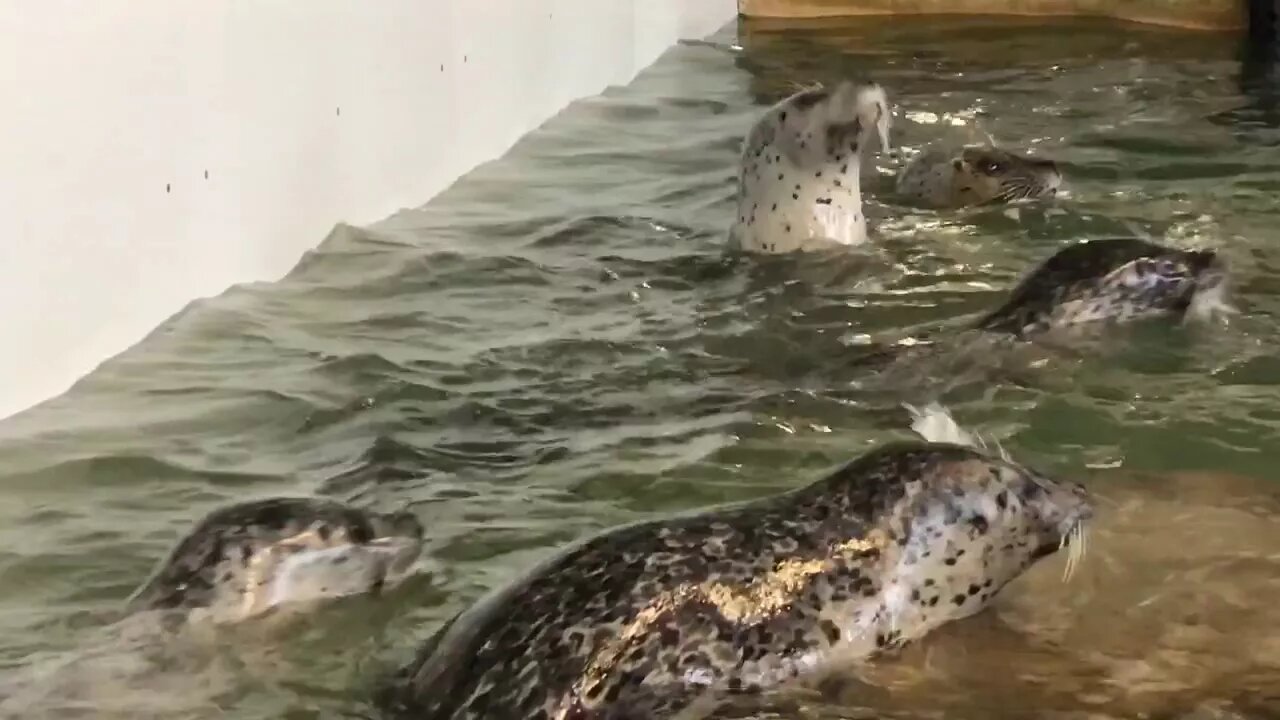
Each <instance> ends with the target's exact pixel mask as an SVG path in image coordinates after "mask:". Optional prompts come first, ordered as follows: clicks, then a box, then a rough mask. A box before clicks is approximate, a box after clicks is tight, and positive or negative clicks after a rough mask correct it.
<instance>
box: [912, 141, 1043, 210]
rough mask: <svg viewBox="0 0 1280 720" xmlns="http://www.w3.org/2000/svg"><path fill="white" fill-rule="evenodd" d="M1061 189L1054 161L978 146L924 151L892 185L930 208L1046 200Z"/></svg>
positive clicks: (936, 148) (938, 148) (916, 201)
mask: <svg viewBox="0 0 1280 720" xmlns="http://www.w3.org/2000/svg"><path fill="white" fill-rule="evenodd" d="M1061 187H1062V172H1061V171H1060V170H1059V169H1058V164H1057V163H1055V162H1054V161H1052V160H1040V159H1037V158H1033V157H1030V156H1028V155H1019V154H1017V153H1013V152H1010V151H1008V150H1002V149H1000V148H996V147H991V146H983V145H968V146H965V147H963V148H961V149H960V150H959V152H956V151H954V150H950V149H947V148H942V147H935V148H931V149H929V150H926V151H924V152H922V153H921V154H919V155H917V156H916V157H915V158H914V159H912V160H911V162H909V163H907V166H906V167H904V168H903V169H902V171H901V172H899V173H898V179H897V183H896V189H897V193H898V195H899V196H901V197H902V198H903V199H905V200H908V201H911V202H914V203H918V204H920V205H924V206H926V207H931V208H961V207H969V206H973V205H989V204H994V203H1006V202H1011V201H1014V200H1024V199H1039V198H1049V197H1053V196H1055V195H1057V194H1058V190H1059V189H1060V188H1061Z"/></svg>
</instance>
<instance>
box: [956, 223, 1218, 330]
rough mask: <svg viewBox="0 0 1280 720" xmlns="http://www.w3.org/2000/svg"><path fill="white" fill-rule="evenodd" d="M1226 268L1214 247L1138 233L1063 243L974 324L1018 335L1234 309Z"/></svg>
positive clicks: (1204, 315) (1196, 316)
mask: <svg viewBox="0 0 1280 720" xmlns="http://www.w3.org/2000/svg"><path fill="white" fill-rule="evenodd" d="M1226 281H1227V266H1226V262H1225V260H1224V259H1223V258H1222V257H1221V256H1220V255H1219V254H1218V253H1217V252H1215V251H1213V250H1182V249H1179V248H1173V247H1169V246H1166V245H1160V244H1157V243H1154V242H1151V241H1149V240H1141V239H1138V238H1106V239H1100V240H1090V241H1085V242H1080V243H1076V244H1074V245H1069V246H1067V247H1065V248H1063V249H1061V250H1059V251H1058V252H1056V253H1054V254H1053V255H1052V256H1051V257H1049V258H1048V259H1047V260H1045V261H1044V262H1042V263H1041V264H1040V265H1038V266H1036V267H1035V268H1034V269H1033V270H1032V271H1031V272H1030V273H1028V274H1027V275H1026V277H1024V278H1023V279H1022V280H1021V281H1020V282H1019V283H1018V284H1017V285H1016V286H1015V287H1014V288H1013V290H1012V291H1010V293H1009V297H1008V299H1006V300H1005V302H1004V303H1003V304H1001V305H1000V306H999V307H997V308H995V309H994V310H992V311H990V312H988V313H986V314H985V315H983V316H982V317H981V318H979V319H978V320H977V321H976V322H975V323H974V324H973V327H975V328H977V329H980V330H986V331H991V332H1001V333H1007V334H1010V335H1014V336H1017V337H1029V336H1031V335H1035V334H1038V333H1043V332H1045V331H1048V330H1052V329H1062V328H1068V327H1071V326H1079V325H1084V324H1092V323H1099V322H1106V323H1127V322H1132V321H1136V320H1144V319H1151V318H1161V317H1164V318H1167V317H1177V318H1191V319H1203V318H1208V317H1212V316H1215V315H1217V314H1220V313H1231V312H1233V309H1232V308H1231V307H1230V306H1229V305H1228V304H1227V302H1226V300H1225V294H1226Z"/></svg>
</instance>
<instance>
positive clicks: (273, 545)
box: [0, 497, 423, 720]
mask: <svg viewBox="0 0 1280 720" xmlns="http://www.w3.org/2000/svg"><path fill="white" fill-rule="evenodd" d="M422 538H423V528H422V525H421V524H420V523H419V522H418V521H417V520H416V519H415V518H414V517H413V516H412V515H409V514H408V513H377V512H373V511H368V510H362V509H359V508H356V507H353V506H351V505H348V504H345V503H341V502H337V501H333V500H325V499H318V498H285V497H276V498H268V499H263V500H252V501H247V502H241V503H236V504H232V505H229V506H226V507H223V508H220V509H217V510H214V511H213V512H211V513H209V514H208V515H206V516H205V517H204V518H203V519H201V520H200V521H199V522H197V523H196V524H195V525H194V526H193V527H192V528H191V529H190V530H189V531H188V532H187V533H185V534H184V535H183V537H181V538H180V539H179V540H178V541H177V543H176V544H175V545H174V546H173V547H172V548H171V550H170V552H169V553H168V554H167V556H166V557H164V558H163V559H162V560H160V561H159V563H158V565H157V567H156V568H155V570H154V572H153V573H152V574H151V576H150V577H149V578H147V579H146V580H145V581H144V582H142V583H141V584H140V586H139V587H138V588H137V590H135V591H134V592H133V594H132V595H131V596H130V597H129V598H128V599H127V600H126V601H125V603H124V608H123V610H124V613H123V616H122V617H118V618H117V619H116V620H115V621H114V622H111V623H110V624H107V625H105V626H103V627H100V628H98V629H96V630H95V631H94V632H93V633H92V634H91V636H90V637H88V638H86V639H85V640H84V641H82V642H81V643H80V644H79V645H78V646H77V647H75V648H73V649H71V650H69V651H67V652H65V653H61V654H60V655H59V656H55V657H52V658H49V659H48V660H45V661H42V662H37V663H33V664H31V665H29V666H27V667H24V668H22V671H21V672H10V673H6V677H4V678H3V681H2V682H0V718H10V717H12V718H23V720H35V719H36V718H50V719H52V718H59V719H60V718H65V717H83V715H84V711H85V708H92V709H93V716H94V717H99V718H109V717H121V718H124V717H128V718H131V719H134V720H137V719H138V718H152V717H155V718H170V717H178V716H181V717H191V716H192V714H191V713H192V712H193V711H194V710H195V709H198V708H202V707H208V706H210V705H216V702H214V700H213V698H215V697H216V696H217V695H218V694H219V693H223V692H230V691H231V690H232V689H233V687H229V684H230V683H231V681H232V677H233V674H234V671H229V670H226V669H225V668H221V666H219V665H218V660H219V658H221V655H220V654H218V653H211V652H210V651H211V650H213V648H214V645H215V644H216V641H217V639H218V638H219V637H222V636H224V635H225V634H226V633H227V632H228V630H229V627H228V626H229V625H230V624H235V623H239V622H242V621H246V620H255V619H266V617H267V616H269V615H270V616H274V617H276V618H279V619H284V618H295V617H298V616H299V615H298V613H296V612H291V611H305V610H306V609H309V608H311V607H314V606H315V605H316V604H317V603H322V602H325V601H328V600H332V599H336V598H339V597H343V596H350V595H357V594H364V593H375V592H378V591H380V590H382V589H383V588H386V587H390V586H392V585H393V584H394V583H398V582H400V581H402V580H403V579H405V578H407V577H408V575H409V574H410V572H411V566H412V565H413V564H414V562H415V561H416V559H417V558H418V556H419V553H420V551H421V546H422ZM205 621H208V622H205ZM266 629H268V627H267V626H266V625H262V624H259V625H257V626H255V627H254V628H253V629H252V631H251V632H253V633H254V638H255V639H260V638H261V634H262V633H263V631H264V630H266ZM209 630H213V633H212V635H211V634H210V633H209V632H208V631H209ZM263 645H264V646H265V645H266V643H263ZM264 651H265V647H263V648H259V647H255V646H254V644H253V643H249V644H245V645H244V646H243V647H239V652H238V653H237V654H238V655H239V660H240V661H241V662H245V661H249V662H252V661H255V660H256V659H259V658H260V656H261V655H262V653H263V652H264ZM219 668H221V669H220V671H219ZM142 678H145V679H146V680H145V682H143V681H142ZM219 714H220V713H219Z"/></svg>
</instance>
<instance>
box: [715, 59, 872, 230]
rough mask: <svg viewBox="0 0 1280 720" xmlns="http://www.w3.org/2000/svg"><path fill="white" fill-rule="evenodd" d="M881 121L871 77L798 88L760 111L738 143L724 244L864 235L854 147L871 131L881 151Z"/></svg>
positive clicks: (863, 144) (858, 148)
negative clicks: (733, 211)
mask: <svg viewBox="0 0 1280 720" xmlns="http://www.w3.org/2000/svg"><path fill="white" fill-rule="evenodd" d="M889 127H890V114H889V107H888V100H887V99H886V97H885V92H884V90H883V89H882V88H881V87H880V86H879V85H876V84H864V85H857V84H854V83H852V82H848V81H846V82H842V83H840V84H839V85H837V86H836V87H835V88H834V89H827V88H812V89H808V90H802V91H800V92H797V93H795V94H794V95H792V96H790V97H788V98H786V99H785V100H782V101H781V102H779V103H778V104H776V105H774V106H773V107H771V108H769V109H768V110H766V111H765V112H764V114H763V115H762V116H761V117H760V119H759V120H757V121H756V123H755V125H753V126H752V128H751V130H750V132H749V133H748V135H747V138H746V140H745V142H744V143H743V147H742V158H741V163H740V167H739V170H738V190H737V206H738V207H737V215H736V217H735V218H734V223H733V226H732V228H731V229H730V231H729V241H730V245H731V247H734V248H736V249H739V250H743V251H746V252H758V253H787V252H792V251H796V250H811V249H818V248H829V247H832V246H833V245H835V246H838V245H857V244H859V243H863V242H865V241H866V239H867V221H866V215H865V214H864V213H863V209H862V183H861V178H860V166H861V163H860V159H861V156H860V153H861V152H863V150H864V148H865V147H866V145H867V143H868V142H870V140H871V138H872V137H879V140H880V145H881V149H882V150H888V149H889Z"/></svg>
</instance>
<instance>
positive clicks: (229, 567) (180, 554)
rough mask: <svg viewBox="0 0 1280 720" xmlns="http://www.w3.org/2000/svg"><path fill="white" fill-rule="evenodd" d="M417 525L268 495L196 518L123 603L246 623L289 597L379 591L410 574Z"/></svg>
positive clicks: (399, 517)
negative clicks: (195, 522) (187, 531)
mask: <svg viewBox="0 0 1280 720" xmlns="http://www.w3.org/2000/svg"><path fill="white" fill-rule="evenodd" d="M422 535H423V529H422V525H421V523H419V522H418V520H417V519H416V518H414V517H413V516H412V515H410V514H408V513H390V514H388V513H376V512H372V511H367V510H360V509H357V508H354V507H352V506H350V505H347V504H344V503H340V502H336V501H333V500H323V499H317V498H284V497H277V498H267V499H264V500H254V501H250V502H244V503H238V504H235V505H230V506H228V507H224V508H220V509H218V510H215V511H213V512H212V513H210V514H209V515H207V516H205V518H204V519H203V520H201V521H200V522H199V523H197V524H196V525H195V527H193V528H192V529H191V531H190V532H189V533H187V534H186V536H184V537H183V538H182V539H181V540H179V541H178V543H177V545H175V546H174V548H173V549H172V550H171V551H170V552H169V554H168V556H167V557H165V558H164V559H163V560H161V561H160V563H159V565H158V566H157V567H156V569H155V571H154V572H153V573H152V575H151V577H150V578H149V579H148V580H147V581H146V582H144V583H143V584H142V585H141V586H139V588H138V589H137V590H136V591H135V592H134V593H133V595H132V596H130V597H129V599H128V600H127V601H126V603H125V604H126V608H127V610H128V611H129V612H136V611H139V610H173V609H181V610H188V611H200V612H201V614H202V615H207V616H209V617H210V618H211V619H214V620H215V621H235V620H242V619H245V618H248V617H253V616H255V615H260V614H262V613H264V612H267V611H269V610H273V609H275V608H277V607H280V606H282V605H284V604H291V603H299V602H306V601H313V600H319V599H327V598H336V597H342V596H346V595H356V594H362V593H366V592H376V591H378V590H380V589H382V588H383V587H384V586H385V585H389V584H392V583H394V582H396V581H397V580H399V579H401V578H403V576H404V575H405V574H406V573H407V572H408V571H409V569H410V566H411V565H412V564H413V562H414V561H415V560H416V559H417V558H418V555H419V553H420V552H421V549H422Z"/></svg>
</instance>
